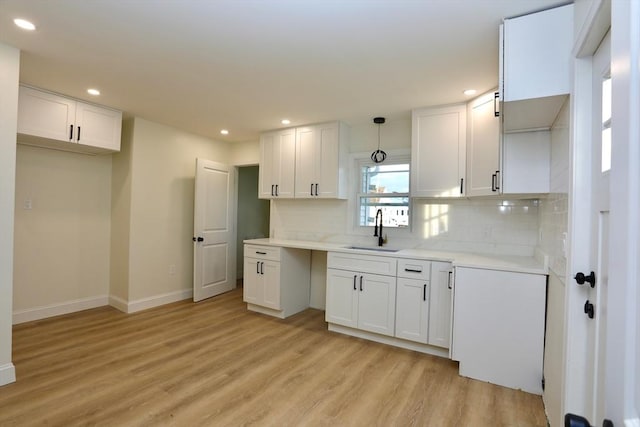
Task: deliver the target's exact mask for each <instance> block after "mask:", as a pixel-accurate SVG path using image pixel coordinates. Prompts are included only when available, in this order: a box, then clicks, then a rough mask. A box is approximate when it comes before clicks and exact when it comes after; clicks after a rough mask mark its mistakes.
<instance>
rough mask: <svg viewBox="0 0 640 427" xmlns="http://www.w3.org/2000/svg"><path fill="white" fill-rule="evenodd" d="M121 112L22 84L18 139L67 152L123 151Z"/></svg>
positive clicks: (19, 103) (22, 141) (19, 102)
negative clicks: (121, 145) (121, 146)
mask: <svg viewBox="0 0 640 427" xmlns="http://www.w3.org/2000/svg"><path fill="white" fill-rule="evenodd" d="M121 130H122V113H121V112H120V111H116V110H112V109H110V108H105V107H101V106H97V105H93V104H88V103H85V102H81V101H76V100H74V99H70V98H66V97H63V96H60V95H57V94H54V93H50V92H45V91H41V90H38V89H34V88H30V87H26V86H21V87H20V95H19V100H18V134H19V135H20V137H19V138H18V142H21V143H27V144H32V145H38V146H44V147H49V148H55V149H59V150H67V151H80V152H90V153H109V152H116V151H120V138H121Z"/></svg>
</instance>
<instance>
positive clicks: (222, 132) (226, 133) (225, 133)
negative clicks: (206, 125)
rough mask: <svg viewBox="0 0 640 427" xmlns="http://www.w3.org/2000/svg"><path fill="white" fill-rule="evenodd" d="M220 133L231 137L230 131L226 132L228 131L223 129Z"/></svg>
mask: <svg viewBox="0 0 640 427" xmlns="http://www.w3.org/2000/svg"><path fill="white" fill-rule="evenodd" d="M220 133H221V134H223V135H229V131H228V130H226V129H222V130H221V131H220Z"/></svg>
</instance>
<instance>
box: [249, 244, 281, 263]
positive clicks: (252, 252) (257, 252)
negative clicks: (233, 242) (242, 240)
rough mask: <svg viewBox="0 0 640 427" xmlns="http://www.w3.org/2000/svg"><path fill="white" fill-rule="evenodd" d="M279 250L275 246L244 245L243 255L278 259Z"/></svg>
mask: <svg viewBox="0 0 640 427" xmlns="http://www.w3.org/2000/svg"><path fill="white" fill-rule="evenodd" d="M280 250H281V248H279V247H277V246H257V245H244V256H245V257H250V258H260V259H268V260H272V261H280Z"/></svg>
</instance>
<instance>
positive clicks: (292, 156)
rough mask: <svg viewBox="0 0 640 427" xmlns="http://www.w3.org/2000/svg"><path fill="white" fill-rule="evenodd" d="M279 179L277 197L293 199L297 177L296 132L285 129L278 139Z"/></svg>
mask: <svg viewBox="0 0 640 427" xmlns="http://www.w3.org/2000/svg"><path fill="white" fill-rule="evenodd" d="M276 153H277V154H276V155H277V159H276V161H277V178H276V181H277V182H276V184H277V185H278V188H277V189H276V190H277V191H276V195H277V197H280V198H289V199H290V198H293V197H294V191H295V177H296V131H295V129H285V130H283V131H282V132H280V133H279V135H278V139H277V148H276Z"/></svg>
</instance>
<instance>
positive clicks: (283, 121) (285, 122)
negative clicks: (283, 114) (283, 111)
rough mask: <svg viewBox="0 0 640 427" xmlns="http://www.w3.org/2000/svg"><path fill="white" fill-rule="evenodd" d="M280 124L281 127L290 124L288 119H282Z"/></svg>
mask: <svg viewBox="0 0 640 427" xmlns="http://www.w3.org/2000/svg"><path fill="white" fill-rule="evenodd" d="M280 123H282V124H283V125H288V124H291V120H289V119H282V120H281V121H280Z"/></svg>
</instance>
